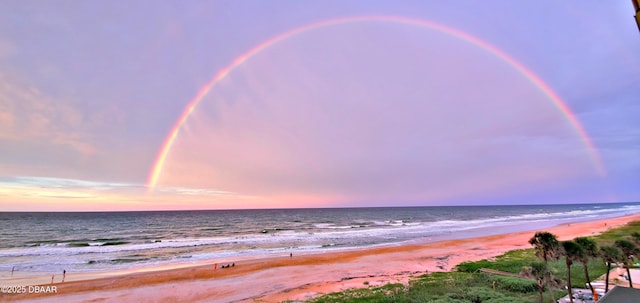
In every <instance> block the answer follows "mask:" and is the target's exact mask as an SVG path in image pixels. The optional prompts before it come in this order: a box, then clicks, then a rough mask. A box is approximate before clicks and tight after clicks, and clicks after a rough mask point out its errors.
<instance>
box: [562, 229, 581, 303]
mask: <svg viewBox="0 0 640 303" xmlns="http://www.w3.org/2000/svg"><path fill="white" fill-rule="evenodd" d="M560 244H561V245H562V254H563V255H564V257H565V262H566V264H567V292H568V293H569V301H570V302H571V303H573V291H572V290H571V265H572V264H573V260H576V259H577V258H578V257H579V256H580V255H582V254H584V252H583V251H582V247H581V246H580V245H578V243H576V242H574V241H562V242H560Z"/></svg>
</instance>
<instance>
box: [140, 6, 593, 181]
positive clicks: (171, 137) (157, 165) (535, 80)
mask: <svg viewBox="0 0 640 303" xmlns="http://www.w3.org/2000/svg"><path fill="white" fill-rule="evenodd" d="M364 21H380V22H392V23H400V24H407V25H414V26H420V27H425V28H429V29H432V30H437V31H440V32H442V33H445V34H448V35H450V36H453V37H456V38H458V39H460V40H463V41H466V42H468V43H470V44H472V45H475V46H477V47H480V48H482V49H484V50H485V51H487V52H489V53H491V54H493V55H494V56H496V57H497V58H499V59H501V60H502V61H504V62H506V63H507V64H509V65H510V66H511V67H513V68H514V69H516V70H517V71H518V72H520V73H521V74H522V75H523V76H524V77H525V78H526V79H528V80H529V81H530V82H531V83H532V84H533V85H535V86H536V87H538V89H540V90H541V91H542V92H543V93H544V94H545V95H546V96H547V97H549V99H550V100H551V101H552V102H553V104H554V105H555V106H556V108H557V109H558V110H559V111H560V112H561V113H562V114H563V115H564V116H565V117H566V119H567V120H568V121H569V123H570V124H571V126H572V127H573V128H574V129H575V131H576V132H577V134H578V135H579V136H580V138H581V140H582V142H583V143H584V145H585V146H586V147H587V150H588V153H589V156H590V157H591V159H592V161H593V163H594V165H595V167H596V169H597V171H598V173H599V174H600V175H601V176H605V175H606V171H605V168H604V165H603V163H602V160H601V158H600V155H599V153H598V150H597V149H596V147H595V145H594V144H593V141H592V140H591V138H590V137H589V136H588V135H587V132H586V130H585V129H584V127H583V126H582V124H581V123H580V122H579V121H578V119H577V118H576V116H575V115H574V114H573V113H572V112H571V110H570V109H569V107H568V106H567V105H566V104H565V102H563V101H562V99H560V97H559V96H558V95H557V94H556V93H555V92H554V91H553V90H552V89H551V87H549V85H547V84H546V83H545V82H544V81H542V79H540V77H538V76H537V75H536V74H535V73H533V72H532V71H531V70H529V69H528V68H526V67H525V66H524V65H523V64H521V63H520V62H518V61H516V60H515V59H514V58H512V57H510V56H509V55H507V54H506V53H504V52H503V51H501V50H500V49H498V48H496V47H495V46H493V45H491V44H489V43H487V42H485V41H483V40H480V39H478V38H476V37H474V36H471V35H469V34H467V33H465V32H462V31H459V30H457V29H454V28H451V27H448V26H444V25H442V24H438V23H435V22H431V21H426V20H420V19H413V18H408V17H399V16H384V15H382V16H379V15H375V16H355V17H346V18H339V19H331V20H325V21H320V22H315V23H311V24H307V25H304V26H301V27H297V28H295V29H292V30H290V31H287V32H284V33H282V34H279V35H277V36H275V37H273V38H271V39H268V40H266V41H264V42H262V43H260V44H258V45H257V46H255V47H254V48H252V49H250V50H248V51H246V52H245V53H243V54H242V55H240V56H238V57H237V58H235V59H234V60H233V61H232V62H231V63H230V64H229V65H227V66H226V67H225V68H223V69H221V70H220V71H218V73H216V74H215V75H214V76H213V78H211V80H209V82H207V83H206V84H205V85H204V86H203V87H202V88H201V89H200V90H199V91H198V93H197V94H196V96H195V97H194V98H193V99H192V100H191V101H189V104H187V106H186V108H185V109H184V111H183V112H182V115H180V117H179V118H178V120H177V121H176V123H175V124H174V125H173V128H172V129H171V131H170V132H169V134H168V135H167V137H166V138H165V140H164V142H163V144H162V147H161V148H160V151H159V152H158V155H157V157H156V159H155V161H154V163H153V166H152V168H151V171H150V172H149V176H148V179H147V188H148V191H149V192H152V191H153V189H154V188H155V186H156V185H157V183H158V179H159V178H160V175H161V173H162V168H163V167H164V164H165V162H166V160H167V156H168V155H169V152H170V151H171V148H172V146H173V143H174V142H175V140H176V138H177V137H178V135H179V134H180V129H181V128H182V125H183V124H184V123H185V122H186V121H187V119H189V116H190V115H191V113H193V111H194V110H195V108H196V107H197V106H198V104H199V103H200V101H202V99H203V98H204V97H205V96H206V95H207V94H208V93H209V91H210V90H211V89H212V88H213V87H214V86H215V85H216V84H217V83H218V82H220V81H221V80H222V79H224V78H225V77H226V76H227V75H228V74H229V73H230V72H231V71H233V70H234V69H235V68H236V67H238V66H239V65H241V64H243V63H244V62H246V61H247V60H249V59H250V58H251V57H253V56H255V55H256V54H258V53H260V52H262V51H263V50H265V49H267V48H269V47H270V46H272V45H274V44H277V43H278V42H281V41H283V40H286V39H288V38H291V37H293V36H296V35H299V34H302V33H304V32H307V31H310V30H314V29H318V28H322V27H327V26H334V25H339V24H344V23H353V22H364Z"/></svg>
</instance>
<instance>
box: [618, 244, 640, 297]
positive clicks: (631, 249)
mask: <svg viewBox="0 0 640 303" xmlns="http://www.w3.org/2000/svg"><path fill="white" fill-rule="evenodd" d="M614 244H615V246H616V247H617V248H618V249H620V251H621V252H622V258H623V260H624V262H623V263H624V267H625V268H626V269H627V277H629V287H631V288H633V282H631V272H630V271H629V267H631V259H632V258H633V255H635V254H637V253H638V247H637V246H636V245H635V244H633V242H631V241H629V240H624V239H621V240H616V242H615V243H614Z"/></svg>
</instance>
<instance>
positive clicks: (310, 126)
mask: <svg viewBox="0 0 640 303" xmlns="http://www.w3.org/2000/svg"><path fill="white" fill-rule="evenodd" d="M291 4H292V3H287V2H283V3H282V4H281V5H280V4H279V5H274V7H264V6H263V5H262V4H260V3H259V2H245V3H235V4H229V3H225V4H222V3H217V2H212V3H209V4H199V3H190V4H182V5H179V6H178V7H177V8H175V7H170V5H169V4H168V3H163V2H159V3H157V4H155V5H154V6H153V7H148V5H141V3H138V4H137V5H133V6H132V7H130V8H129V7H127V8H126V9H125V8H124V7H121V6H120V5H119V4H117V3H108V2H95V3H86V4H83V5H82V6H77V5H73V6H65V5H60V6H53V5H50V4H47V3H38V2H33V3H30V2H28V1H27V2H24V3H15V4H6V3H5V4H0V8H3V7H4V9H0V11H2V12H9V11H19V12H21V13H22V14H23V19H24V20H18V19H16V18H15V17H11V16H9V15H7V14H8V13H0V14H3V15H7V18H0V20H2V21H0V22H1V23H2V26H0V28H1V29H0V32H1V33H2V35H0V37H2V38H0V40H2V41H0V64H1V65H2V67H3V68H2V69H0V70H1V72H0V146H1V147H2V150H1V151H0V211H2V210H11V211H18V210H100V211H102V210H147V209H150V210H153V209H217V208H266V207H278V208H279V207H339V206H401V205H450V204H471V205H475V204H532V203H583V202H628V201H638V199H639V198H640V192H638V189H637V186H636V185H637V181H639V180H640V162H639V160H638V159H640V157H639V156H640V147H639V145H638V143H639V142H640V131H639V129H640V121H639V120H638V119H634V118H633V117H637V116H638V115H639V114H640V106H639V105H638V104H637V102H634V100H636V99H635V98H637V83H640V82H638V80H640V61H639V60H638V58H637V57H636V56H629V55H623V56H619V54H636V53H638V52H639V51H640V38H639V37H638V35H637V34H638V33H637V29H636V28H635V27H634V24H633V22H632V21H633V20H631V18H626V17H627V15H628V14H630V11H629V10H628V8H627V7H626V6H624V5H619V6H620V7H609V6H607V9H604V8H603V7H600V6H603V5H601V4H592V6H590V5H589V4H584V5H581V6H580V7H579V8H576V7H568V6H567V5H564V4H556V3H553V2H549V3H547V4H542V5H540V6H542V7H545V8H546V10H544V12H543V10H542V9H541V8H539V7H540V6H538V7H535V8H533V7H529V6H528V5H526V4H516V3H510V2H503V1H496V4H495V5H499V6H500V7H502V8H503V9H504V12H502V13H500V14H497V13H496V12H489V11H485V10H484V7H485V6H484V5H479V4H473V3H469V4H468V5H466V6H465V9H464V11H469V13H468V15H465V16H464V17H461V16H460V15H461V14H466V13H465V12H464V11H460V9H459V8H456V6H454V5H453V4H442V3H440V4H436V3H434V4H427V3H416V4H413V5H409V4H405V5H402V6H400V5H397V4H396V5H391V3H389V4H382V3H381V4H375V5H371V4H368V3H367V2H362V3H358V4H357V5H356V3H351V4H350V5H349V6H343V7H341V6H330V5H329V4H327V3H324V2H317V3H316V2H310V3H309V4H308V7H304V8H302V7H297V6H291ZM476 5H477V6H478V7H476V10H474V9H471V8H470V7H471V6H476ZM143 9H144V10H145V11H147V12H146V13H145V15H147V16H149V17H148V18H145V20H139V19H138V18H137V17H136V14H139V13H140V11H141V10H143ZM576 9H580V10H583V11H580V12H582V13H581V14H576V13H575V10H576ZM221 11H224V12H225V14H221V13H220V12H221ZM282 11H287V12H290V15H289V16H287V17H283V16H281V15H279V12H282ZM338 11H339V12H338ZM471 12H474V13H473V14H472V13H471ZM256 13H257V14H258V15H256ZM543 13H544V14H543ZM583 14H584V15H588V16H593V15H594V14H595V15H597V16H600V17H601V19H597V20H595V19H591V20H584V19H582V17H580V16H581V15H583ZM625 14H627V15H625ZM367 15H369V16H395V17H378V18H371V20H367V19H366V18H360V19H358V18H359V17H355V16H367ZM398 16H399V17H398ZM514 16H516V17H519V18H515V17H514ZM543 17H544V18H543ZM340 18H342V19H340ZM349 18H352V19H353V20H355V21H353V22H351V21H350V22H334V23H335V24H334V23H331V22H329V23H331V24H330V26H309V27H308V28H305V27H304V26H306V25H309V24H312V25H313V24H323V23H322V22H328V21H327V20H329V21H330V20H336V19H338V20H350V19H349ZM514 18H515V19H514ZM545 18H546V19H545ZM543 19H545V20H546V21H544V22H545V23H548V24H541V22H542V21H541V20H543ZM627 19H629V20H627ZM402 20H417V21H411V22H402ZM90 21H91V22H90ZM93 21H95V22H93ZM605 21H606V22H605ZM589 22H603V24H602V25H601V26H598V27H597V28H598V29H599V32H598V33H593V32H588V31H587V30H588V29H591V28H593V26H594V25H593V24H591V23H589ZM327 24H328V23H327ZM432 24H437V26H435V25H432ZM505 25H511V26H512V27H509V28H505ZM438 26H441V28H440V27H438ZM549 27H553V31H550V30H549ZM296 28H298V29H300V30H298V31H296ZM515 29H517V31H515ZM287 33H290V34H287ZM621 33H622V34H621ZM279 35H280V36H279ZM590 35H591V36H592V35H601V36H602V37H605V38H606V41H610V42H608V43H604V44H599V46H598V48H594V47H593V46H592V41H591V39H588V38H589V37H590ZM279 37H282V38H279ZM261 46H264V47H261ZM252 49H255V50H256V51H255V52H251V50H252ZM242 54H250V56H246V57H242V56H241V55H242ZM234 60H236V61H234ZM238 60H239V61H238ZM509 60H512V61H509ZM236 63H237V64H236ZM230 66H231V67H232V68H229V69H228V70H225V68H228V67H230ZM220 73H224V75H223V77H221V78H219V79H218V80H216V82H215V83H214V84H215V85H212V86H210V87H207V90H206V91H205V90H203V89H204V88H205V84H206V83H208V82H209V83H213V82H210V81H211V79H212V77H215V76H216V75H219V74H220ZM214 79H215V78H214ZM536 81H539V83H536ZM634 88H635V89H634ZM545 89H547V90H548V91H545ZM198 92H201V93H202V94H201V95H198ZM196 96H197V97H198V98H200V99H199V102H198V103H197V106H195V107H194V108H193V111H192V112H191V113H190V114H189V115H188V116H183V117H184V118H185V119H184V123H180V125H179V126H180V127H179V128H176V125H177V123H178V122H179V121H180V120H179V119H180V118H181V116H180V115H181V113H183V112H184V111H185V109H186V108H187V107H188V105H189V102H190V100H194V99H193V98H194V97H196ZM554 98H557V99H554ZM558 102H561V103H560V104H559V103H558ZM561 106H566V110H563V109H562V108H561ZM572 119H575V120H572ZM582 127H584V131H586V135H588V137H587V136H585V134H584V133H581V132H582V131H583V130H582ZM172 130H178V131H177V132H176V133H175V134H176V136H175V140H174V141H171V143H172V144H171V146H170V149H167V153H166V157H165V158H163V159H162V160H164V161H163V163H162V164H163V165H161V166H159V165H158V162H159V161H158V159H159V158H158V157H159V155H162V150H163V147H165V146H167V144H166V143H167V142H168V141H167V140H168V138H170V136H171V131H172ZM585 140H587V141H585ZM588 140H592V141H593V142H592V143H593V145H594V146H595V147H596V149H597V150H594V149H592V148H591V147H590V146H589V145H590V144H591V142H588ZM158 167H159V169H156V168H158ZM154 170H155V173H156V174H157V178H156V179H154V181H153V183H152V184H151V185H153V187H152V188H150V183H149V182H148V181H149V179H150V176H152V175H153V174H154ZM150 172H151V173H150ZM151 179H153V178H151Z"/></svg>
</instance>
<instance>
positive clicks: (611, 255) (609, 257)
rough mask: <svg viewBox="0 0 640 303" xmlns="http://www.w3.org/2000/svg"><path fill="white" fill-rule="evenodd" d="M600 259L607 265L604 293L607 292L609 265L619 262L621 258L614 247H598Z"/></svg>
mask: <svg viewBox="0 0 640 303" xmlns="http://www.w3.org/2000/svg"><path fill="white" fill-rule="evenodd" d="M600 258H602V260H604V262H605V263H606V264H607V277H606V281H605V287H604V292H605V293H607V292H609V272H610V271H611V264H613V263H616V262H618V261H620V259H621V258H622V256H621V255H620V251H619V250H618V249H617V248H615V247H614V246H602V247H600Z"/></svg>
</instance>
